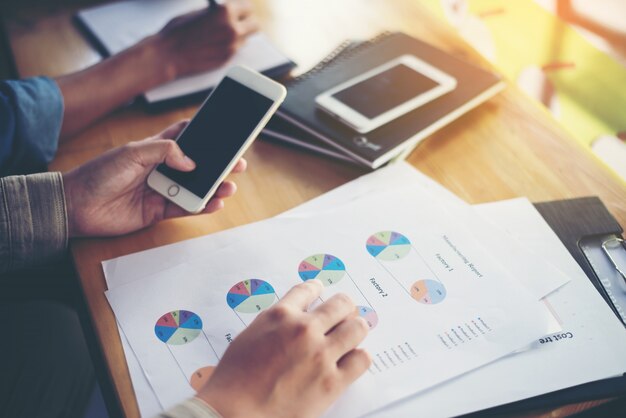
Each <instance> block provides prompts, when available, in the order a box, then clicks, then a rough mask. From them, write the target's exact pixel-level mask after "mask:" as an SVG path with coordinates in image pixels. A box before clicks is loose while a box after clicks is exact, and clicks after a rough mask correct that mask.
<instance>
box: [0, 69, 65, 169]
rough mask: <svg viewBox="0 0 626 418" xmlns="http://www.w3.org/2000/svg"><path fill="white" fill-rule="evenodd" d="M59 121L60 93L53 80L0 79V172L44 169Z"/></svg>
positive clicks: (54, 144)
mask: <svg viewBox="0 0 626 418" xmlns="http://www.w3.org/2000/svg"><path fill="white" fill-rule="evenodd" d="M62 122H63V96H62V95H61V90H60V89H59V87H58V86H57V84H56V82H55V81H54V80H52V79H50V78H48V77H35V78H29V79H26V80H6V81H0V175H2V176H6V175H12V174H25V173H32V172H36V171H43V170H46V167H47V165H48V163H49V162H50V161H52V158H53V157H54V154H55V153H56V150H57V145H58V141H59V133H60V132H61V123H62Z"/></svg>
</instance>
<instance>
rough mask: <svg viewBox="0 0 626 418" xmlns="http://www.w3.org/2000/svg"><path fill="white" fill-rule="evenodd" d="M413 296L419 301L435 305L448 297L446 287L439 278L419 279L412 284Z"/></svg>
mask: <svg viewBox="0 0 626 418" xmlns="http://www.w3.org/2000/svg"><path fill="white" fill-rule="evenodd" d="M411 296H412V297H413V299H415V300H416V301H418V302H419V303H423V304H425V305H435V304H437V303H439V302H442V301H443V300H444V299H445V298H446V288H445V287H444V286H443V284H442V283H441V282H438V281H437V280H430V279H426V280H418V281H416V282H415V283H413V285H412V286H411Z"/></svg>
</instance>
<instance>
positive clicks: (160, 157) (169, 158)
mask: <svg viewBox="0 0 626 418" xmlns="http://www.w3.org/2000/svg"><path fill="white" fill-rule="evenodd" d="M129 146H130V147H131V148H132V153H133V156H134V157H135V160H136V161H137V162H138V163H139V164H140V165H142V166H144V167H151V166H154V165H156V164H160V163H163V162H164V163H165V164H166V165H167V166H168V167H170V168H173V169H175V170H179V171H191V170H193V169H194V168H196V163H194V162H193V161H192V160H191V158H189V157H187V156H186V155H185V153H184V152H183V150H181V149H180V147H179V146H178V144H177V143H176V142H174V141H172V140H171V139H148V140H144V141H139V142H135V143H133V144H129Z"/></svg>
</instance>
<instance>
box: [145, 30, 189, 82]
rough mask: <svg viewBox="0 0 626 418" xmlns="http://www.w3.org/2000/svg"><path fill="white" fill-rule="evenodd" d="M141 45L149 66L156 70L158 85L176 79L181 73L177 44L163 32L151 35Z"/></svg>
mask: <svg viewBox="0 0 626 418" xmlns="http://www.w3.org/2000/svg"><path fill="white" fill-rule="evenodd" d="M139 45H140V46H141V47H142V48H143V49H144V54H145V56H146V58H147V61H148V66H149V68H151V69H153V70H154V73H155V74H154V75H155V77H156V78H157V79H158V82H157V85H159V84H164V83H167V82H170V81H173V80H176V79H177V78H178V77H179V76H180V75H181V73H182V71H181V69H180V68H179V66H178V65H177V64H176V46H175V45H174V43H173V42H172V41H171V39H169V38H168V37H167V36H165V35H164V34H163V33H160V32H159V33H157V34H155V35H152V36H149V37H147V38H146V39H144V40H143V41H142V42H140V43H139V44H138V46H139Z"/></svg>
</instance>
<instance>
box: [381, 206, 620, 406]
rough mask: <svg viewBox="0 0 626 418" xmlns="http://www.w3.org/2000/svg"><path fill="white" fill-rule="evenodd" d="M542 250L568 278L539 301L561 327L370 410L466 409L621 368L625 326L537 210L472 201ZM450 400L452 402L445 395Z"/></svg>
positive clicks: (617, 371)
mask: <svg viewBox="0 0 626 418" xmlns="http://www.w3.org/2000/svg"><path fill="white" fill-rule="evenodd" d="M475 209H476V211H477V212H478V213H480V214H481V215H482V216H484V217H485V218H488V219H489V220H490V221H492V222H494V223H496V224H498V225H500V226H501V227H502V228H504V229H506V231H507V232H509V233H510V234H512V235H513V236H515V237H517V238H518V239H519V240H520V242H522V243H525V244H526V245H527V246H528V248H532V250H533V252H536V253H537V254H542V255H543V256H544V257H545V258H546V259H547V260H549V261H550V262H551V263H552V264H554V265H555V266H556V267H558V268H559V269H561V270H563V271H565V272H566V274H567V276H568V277H569V278H570V279H571V281H570V282H569V283H568V284H566V285H565V286H563V287H562V288H560V289H559V290H557V291H556V292H554V293H552V294H550V295H549V296H548V297H547V298H546V299H547V301H548V303H549V304H550V305H551V306H552V307H553V308H554V310H555V311H556V312H557V314H558V315H559V316H560V319H561V322H562V324H563V330H562V331H561V332H559V333H557V334H554V335H551V336H549V337H546V338H541V339H539V340H538V341H536V342H535V344H534V346H535V348H536V349H534V350H530V351H527V352H524V353H520V354H515V355H513V356H509V357H507V358H504V359H501V360H499V361H497V362H496V363H493V364H491V365H488V366H485V367H483V368H481V369H479V370H476V371H474V372H471V373H469V374H467V375H464V376H461V377H459V378H457V379H454V380H452V381H450V382H447V383H444V384H443V385H440V386H438V387H436V388H433V389H431V390H428V391H426V392H424V393H423V394H421V395H419V396H415V397H413V398H410V399H407V400H406V401H403V402H400V403H398V404H396V405H394V406H392V407H389V408H386V409H385V410H384V411H381V412H380V413H377V414H373V415H372V416H375V417H380V418H383V417H385V418H393V417H398V418H404V417H407V416H414V414H415V411H419V412H420V415H422V416H428V417H447V416H455V415H460V414H466V413H470V412H473V411H479V410H482V409H486V408H490V407H493V406H497V405H502V404H505V403H510V402H515V401H518V400H522V399H526V398H529V397H532V396H538V395H542V394H544V393H548V392H553V391H556V390H560V389H563V388H567V387H572V386H576V385H580V384H583V383H588V382H593V381H596V380H601V379H606V378H609V377H614V376H617V375H621V374H622V373H624V372H626V356H625V355H624V353H626V330H625V329H624V326H623V325H622V323H621V322H620V321H619V320H618V319H617V317H616V316H615V314H614V313H613V311H611V309H610V308H609V306H608V305H607V304H606V302H605V301H604V299H602V297H601V296H600V294H599V293H598V292H597V290H596V289H595V288H594V287H593V285H592V284H591V282H590V281H589V279H588V278H587V276H586V275H585V273H584V272H583V271H582V270H581V269H580V267H579V266H578V264H577V263H576V261H575V260H574V259H573V258H572V257H571V255H570V254H569V252H568V251H567V249H566V248H565V247H564V246H563V244H562V243H561V241H560V240H559V238H558V237H557V236H556V234H555V233H554V232H553V231H552V229H551V228H550V227H549V226H548V225H547V224H546V222H545V221H544V220H543V218H542V217H541V215H539V213H538V212H537V211H536V210H535V208H534V207H533V206H532V205H531V204H530V203H529V202H528V201H527V200H525V199H515V200H509V201H502V202H495V203H489V204H485V205H478V206H475ZM451 400H453V401H451Z"/></svg>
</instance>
